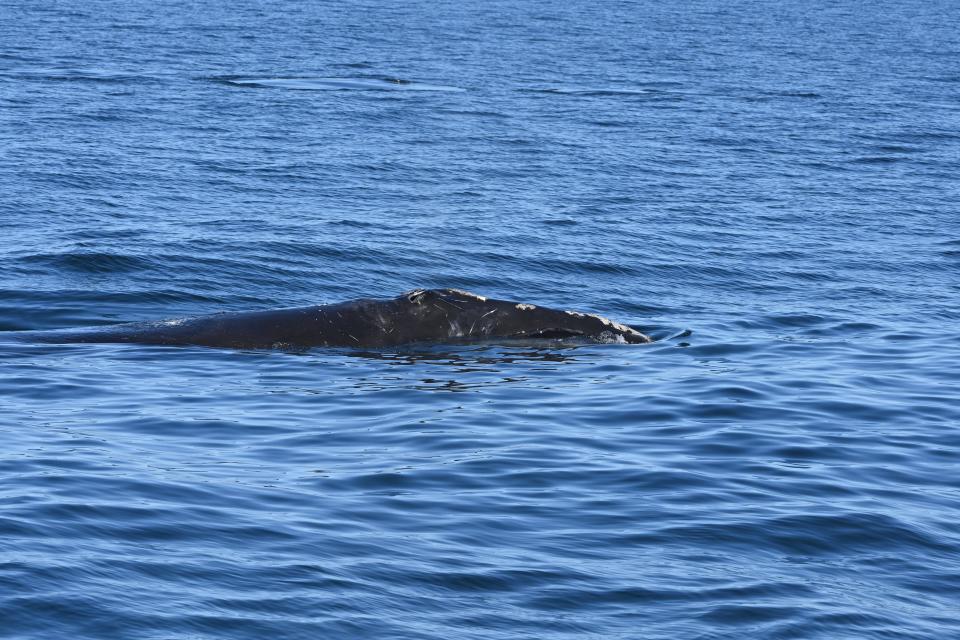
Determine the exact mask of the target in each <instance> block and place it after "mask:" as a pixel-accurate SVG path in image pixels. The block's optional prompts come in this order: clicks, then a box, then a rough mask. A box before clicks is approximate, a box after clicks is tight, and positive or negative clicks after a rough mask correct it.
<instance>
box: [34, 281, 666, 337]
mask: <svg viewBox="0 0 960 640" xmlns="http://www.w3.org/2000/svg"><path fill="white" fill-rule="evenodd" d="M22 339H26V340H29V341H33V342H43V343H131V344H148V345H180V346H204V347H222V348H233V349H298V348H310V347H355V348H374V349H376V348H385V347H397V346H402V345H408V344H416V343H429V342H443V343H460V342H510V341H524V342H526V341H538V342H539V341H547V342H550V341H553V342H567V341H573V342H584V343H621V344H644V343H648V342H650V341H651V339H650V338H649V337H648V336H647V335H645V334H644V333H642V332H640V331H638V330H637V329H634V328H633V327H630V326H628V325H625V324H621V323H618V322H614V321H613V320H609V319H607V318H604V317H602V316H598V315H594V314H590V313H582V312H579V311H567V310H558V309H552V308H548V307H542V306H537V305H534V304H528V303H523V302H515V301H509V300H496V299H492V298H487V297H485V296H481V295H477V294H475V293H470V292H468V291H463V290H460V289H415V290H413V291H408V292H406V293H404V294H402V295H400V296H397V297H395V298H387V299H374V298H362V299H357V300H349V301H346V302H341V303H336V304H326V305H318V306H311V307H298V308H286V309H273V310H264V311H247V312H227V313H218V314H214V315H205V316H197V317H191V318H177V319H171V320H159V321H149V322H130V323H122V324H116V325H108V326H103V327H96V328H83V329H69V330H50V331H33V332H23V336H22Z"/></svg>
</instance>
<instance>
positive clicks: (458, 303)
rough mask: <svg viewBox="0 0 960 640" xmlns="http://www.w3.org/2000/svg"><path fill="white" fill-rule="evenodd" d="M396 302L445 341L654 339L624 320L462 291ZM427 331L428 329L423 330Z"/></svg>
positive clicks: (424, 293)
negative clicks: (442, 334)
mask: <svg viewBox="0 0 960 640" xmlns="http://www.w3.org/2000/svg"><path fill="white" fill-rule="evenodd" d="M395 302H396V303H397V304H399V305H400V306H402V307H405V308H406V312H407V313H410V314H411V315H413V316H415V317H416V319H417V322H416V323H414V325H415V326H419V327H423V328H424V329H426V328H428V327H429V329H430V330H431V331H430V333H432V335H433V336H434V339H435V336H436V334H437V332H438V331H439V332H440V333H446V338H447V339H454V340H456V339H462V340H478V339H481V340H482V339H510V338H516V339H550V338H553V339H582V340H587V341H592V342H609V343H617V342H619V343H629V344H645V343H648V342H650V341H651V340H650V338H649V337H647V336H646V335H644V334H643V333H641V332H639V331H637V330H636V329H634V328H632V327H629V326H627V325H625V324H620V323H618V322H614V321H612V320H609V319H607V318H604V317H601V316H597V315H593V314H589V313H581V312H578V311H561V310H558V309H551V308H548V307H540V306H537V305H533V304H527V303H523V302H514V301H509V300H495V299H492V298H487V297H484V296H480V295H477V294H475V293H470V292H468V291H462V290H460V289H415V290H413V291H409V292H407V293H405V294H403V295H402V296H400V297H398V298H396V300H395ZM424 333H427V331H424Z"/></svg>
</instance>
